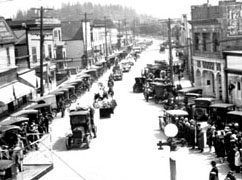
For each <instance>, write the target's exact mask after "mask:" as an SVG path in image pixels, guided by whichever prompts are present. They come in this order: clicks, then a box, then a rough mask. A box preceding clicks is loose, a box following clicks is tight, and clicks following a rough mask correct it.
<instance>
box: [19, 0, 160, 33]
mask: <svg viewBox="0 0 242 180" xmlns="http://www.w3.org/2000/svg"><path fill="white" fill-rule="evenodd" d="M37 13H38V12H36V11H34V10H28V11H18V12H17V14H16V17H15V19H16V20H23V19H31V18H33V17H38V14H37ZM84 13H87V14H88V15H87V18H88V19H90V20H93V19H104V16H106V17H107V18H108V19H111V20H113V21H116V22H118V21H119V20H121V26H124V22H125V21H124V19H125V20H126V24H127V28H128V29H130V30H134V29H136V32H138V33H142V34H157V33H159V32H161V25H160V24H159V23H158V20H157V19H156V18H154V17H152V16H149V15H145V14H137V13H136V11H135V10H134V9H132V8H128V7H124V6H121V5H113V4H112V5H111V4H110V5H101V4H93V3H90V2H89V3H83V4H81V3H78V2H77V3H75V4H70V3H64V4H62V7H61V8H60V9H53V10H49V11H46V12H45V16H48V17H54V18H59V19H60V20H61V21H76V20H81V19H84Z"/></svg>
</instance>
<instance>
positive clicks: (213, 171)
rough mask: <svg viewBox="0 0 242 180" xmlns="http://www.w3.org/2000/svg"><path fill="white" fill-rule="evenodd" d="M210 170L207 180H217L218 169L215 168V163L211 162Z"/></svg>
mask: <svg viewBox="0 0 242 180" xmlns="http://www.w3.org/2000/svg"><path fill="white" fill-rule="evenodd" d="M211 166H212V169H211V171H210V173H209V180H218V168H217V167H216V162H215V161H211Z"/></svg>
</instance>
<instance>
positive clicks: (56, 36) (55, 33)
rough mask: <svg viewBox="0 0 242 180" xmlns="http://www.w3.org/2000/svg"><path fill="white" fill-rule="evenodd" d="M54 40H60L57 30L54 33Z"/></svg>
mask: <svg viewBox="0 0 242 180" xmlns="http://www.w3.org/2000/svg"><path fill="white" fill-rule="evenodd" d="M54 38H55V39H56V38H58V31H57V30H55V31H54Z"/></svg>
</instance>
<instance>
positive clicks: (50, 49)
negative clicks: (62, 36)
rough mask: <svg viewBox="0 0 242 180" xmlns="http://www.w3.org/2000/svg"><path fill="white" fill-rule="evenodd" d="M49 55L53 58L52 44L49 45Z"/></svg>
mask: <svg viewBox="0 0 242 180" xmlns="http://www.w3.org/2000/svg"><path fill="white" fill-rule="evenodd" d="M48 51H49V57H50V58H52V48H51V44H49V45H48Z"/></svg>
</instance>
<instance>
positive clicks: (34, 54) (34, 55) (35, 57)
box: [32, 47, 37, 62]
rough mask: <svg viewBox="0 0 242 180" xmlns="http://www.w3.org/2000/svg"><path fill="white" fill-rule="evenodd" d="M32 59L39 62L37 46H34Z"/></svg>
mask: <svg viewBox="0 0 242 180" xmlns="http://www.w3.org/2000/svg"><path fill="white" fill-rule="evenodd" d="M32 60H33V62H37V50H36V47H32Z"/></svg>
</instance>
